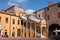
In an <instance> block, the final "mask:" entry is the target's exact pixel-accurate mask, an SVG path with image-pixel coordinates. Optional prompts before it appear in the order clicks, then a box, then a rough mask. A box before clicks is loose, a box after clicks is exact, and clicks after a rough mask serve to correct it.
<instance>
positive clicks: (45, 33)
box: [42, 26, 47, 36]
mask: <svg viewBox="0 0 60 40" xmlns="http://www.w3.org/2000/svg"><path fill="white" fill-rule="evenodd" d="M42 35H44V36H47V29H46V27H45V26H43V27H42Z"/></svg>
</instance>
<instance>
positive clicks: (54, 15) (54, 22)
mask: <svg viewBox="0 0 60 40" xmlns="http://www.w3.org/2000/svg"><path fill="white" fill-rule="evenodd" d="M43 10H44V11H43ZM34 14H35V16H36V17H37V18H38V19H41V20H43V19H44V20H45V22H46V30H47V37H49V38H52V36H53V37H56V36H57V37H59V36H60V2H59V3H56V4H53V3H52V2H49V3H48V7H45V8H43V9H40V10H37V11H36V12H34Z"/></svg>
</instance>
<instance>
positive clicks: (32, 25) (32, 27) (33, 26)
mask: <svg viewBox="0 0 60 40" xmlns="http://www.w3.org/2000/svg"><path fill="white" fill-rule="evenodd" d="M31 29H32V30H34V31H35V24H34V23H32V24H31Z"/></svg>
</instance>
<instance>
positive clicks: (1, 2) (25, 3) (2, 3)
mask: <svg viewBox="0 0 60 40" xmlns="http://www.w3.org/2000/svg"><path fill="white" fill-rule="evenodd" d="M49 1H52V2H53V3H54V4H55V3H57V2H60V0H0V10H2V9H7V8H9V7H11V6H12V5H18V6H20V7H23V8H24V10H29V9H30V10H35V11H36V10H38V9H42V8H44V7H46V6H47V3H48V2H49Z"/></svg>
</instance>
